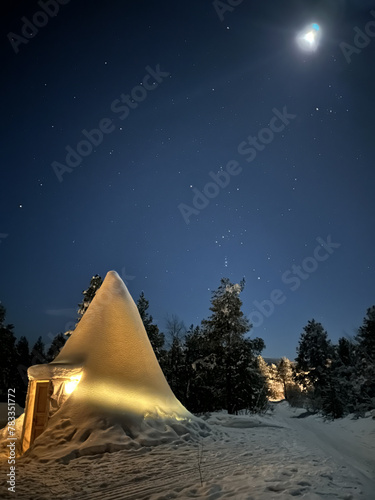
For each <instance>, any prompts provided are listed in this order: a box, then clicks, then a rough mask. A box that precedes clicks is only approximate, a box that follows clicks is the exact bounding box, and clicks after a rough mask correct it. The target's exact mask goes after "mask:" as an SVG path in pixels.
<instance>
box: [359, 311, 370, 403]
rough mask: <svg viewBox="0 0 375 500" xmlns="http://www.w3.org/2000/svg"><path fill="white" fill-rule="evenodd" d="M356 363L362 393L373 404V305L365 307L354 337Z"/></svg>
mask: <svg viewBox="0 0 375 500" xmlns="http://www.w3.org/2000/svg"><path fill="white" fill-rule="evenodd" d="M355 340H356V342H357V349H356V350H357V364H358V367H359V369H360V373H361V375H362V376H363V377H364V380H363V391H362V392H363V395H364V397H367V398H368V399H369V400H370V401H371V404H372V405H373V407H374V406H375V306H372V307H370V308H369V309H367V314H366V316H365V318H364V319H363V324H362V326H361V327H360V328H359V329H358V334H357V335H356V337H355Z"/></svg>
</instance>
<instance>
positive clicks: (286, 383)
mask: <svg viewBox="0 0 375 500" xmlns="http://www.w3.org/2000/svg"><path fill="white" fill-rule="evenodd" d="M277 374H278V378H279V380H280V382H281V383H282V385H283V391H284V398H285V399H286V400H287V401H288V387H290V386H291V385H293V384H294V380H293V368H292V363H291V362H290V360H289V359H288V358H285V357H283V358H281V359H280V361H279V363H278V365H277Z"/></svg>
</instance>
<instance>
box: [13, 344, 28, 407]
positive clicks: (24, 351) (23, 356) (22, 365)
mask: <svg viewBox="0 0 375 500" xmlns="http://www.w3.org/2000/svg"><path fill="white" fill-rule="evenodd" d="M16 353H17V361H16V370H17V371H16V401H17V403H18V404H19V405H20V406H22V407H24V406H25V399H26V393H27V386H28V383H29V379H28V377H27V369H28V368H29V366H30V365H31V356H30V350H29V342H28V340H27V338H26V337H23V336H22V337H20V339H19V340H18V342H17V344H16Z"/></svg>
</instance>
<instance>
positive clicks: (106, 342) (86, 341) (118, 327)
mask: <svg viewBox="0 0 375 500" xmlns="http://www.w3.org/2000/svg"><path fill="white" fill-rule="evenodd" d="M28 375H29V378H30V381H31V382H33V383H34V384H36V386H37V385H38V382H39V383H40V384H43V383H44V384H50V385H47V386H45V389H44V393H46V396H45V398H44V399H43V398H42V399H41V401H42V402H41V403H40V404H39V402H38V401H37V399H38V398H37V397H36V394H37V392H38V391H36V390H30V386H29V394H28V398H27V406H26V415H25V428H24V433H23V436H24V451H25V449H27V448H28V446H29V445H30V444H32V442H33V438H32V436H34V438H36V437H38V435H39V434H42V435H41V436H40V437H39V438H38V439H37V441H36V443H35V446H36V445H37V444H38V443H40V445H42V446H43V443H44V445H46V444H47V441H46V440H50V442H51V440H52V441H56V440H58V439H60V442H66V434H67V433H68V434H69V436H70V439H71V440H74V439H76V440H78V441H79V442H80V446H79V447H80V448H82V442H84V441H86V440H87V436H86V435H87V429H88V428H89V431H90V432H89V435H90V434H92V433H93V432H94V431H95V432H96V437H98V427H99V428H100V429H101V430H102V431H104V430H105V429H106V432H107V444H108V440H109V441H111V440H110V439H108V428H112V430H113V429H114V428H116V432H117V438H116V443H117V444H119V436H118V431H119V429H120V428H121V431H122V434H123V435H122V437H121V439H120V441H121V443H120V445H119V447H116V445H114V446H112V447H110V450H107V451H111V450H113V449H119V448H120V449H121V448H122V447H123V446H122V445H123V444H124V442H126V443H128V440H129V436H130V437H131V438H132V439H133V440H134V439H137V436H138V437H141V439H140V440H139V442H141V444H142V440H143V441H144V436H145V432H144V431H145V430H146V431H147V429H149V428H152V429H153V431H152V435H153V436H155V429H157V431H158V432H160V433H161V434H165V432H166V426H165V424H166V422H167V423H168V426H167V427H168V432H167V434H168V433H169V434H170V431H171V430H172V429H173V430H174V431H173V432H172V434H174V437H176V436H178V435H182V434H186V433H187V432H188V430H187V428H186V427H184V425H185V424H186V425H190V424H195V425H193V427H196V424H197V423H198V427H199V428H201V430H202V431H203V432H204V434H207V431H208V429H207V427H206V426H205V425H204V424H203V422H201V421H199V419H195V417H194V416H193V415H192V414H190V413H189V412H188V411H187V410H186V408H184V407H183V406H182V404H181V403H180V402H179V401H178V400H177V399H176V397H175V396H174V394H173V392H172V390H171V389H170V387H169V385H168V383H167V381H166V379H165V377H164V374H163V372H162V370H161V368H160V366H159V363H158V361H157V359H156V357H155V354H154V351H153V349H152V347H151V344H150V341H149V339H148V336H147V333H146V331H145V329H144V326H143V323H142V320H141V317H140V315H139V312H138V309H137V306H136V305H135V303H134V301H133V299H132V297H131V296H130V294H129V292H128V290H127V288H126V286H125V284H124V283H123V281H122V280H121V278H120V277H119V275H118V274H117V273H116V272H115V271H110V272H109V273H108V274H107V276H106V278H105V280H104V281H103V284H102V286H101V287H100V289H99V290H98V291H97V293H96V295H95V297H94V299H93V301H92V302H91V304H90V306H89V308H88V309H87V311H86V313H85V314H84V316H83V317H82V319H81V321H80V322H79V323H78V325H77V327H76V329H75V331H74V332H73V333H72V335H71V337H70V338H69V339H68V341H67V342H66V344H65V346H64V347H63V349H62V350H61V352H60V354H59V355H58V356H57V357H56V359H55V360H54V361H53V362H52V363H49V364H48V365H36V366H33V367H31V368H29V371H28ZM51 384H52V386H51ZM73 385H75V386H76V387H75V388H74V390H73V389H72V387H73ZM56 388H57V389H56ZM70 392H71V394H70V395H69V393H70ZM54 395H55V397H54ZM57 395H60V401H61V404H60V405H58V406H59V407H58V408H56V404H55V408H54V409H53V405H52V404H49V398H50V402H51V403H52V402H53V401H55V403H56V400H58V397H57ZM62 396H64V397H62ZM51 398H52V399H51ZM44 401H46V402H44ZM38 408H39V411H40V412H43V411H45V412H47V415H44V420H43V418H42V417H40V422H41V424H40V425H41V429H40V430H41V432H40V431H39V432H38V433H37V434H35V432H34V434H33V431H32V429H31V427H32V425H33V422H35V421H36V416H37V411H38ZM54 412H55V413H54ZM51 414H52V415H53V416H52V417H51ZM49 417H51V418H49ZM62 422H65V424H64V425H62ZM202 424H203V426H202ZM43 426H44V427H43ZM119 426H120V427H119ZM155 426H156V427H155ZM45 427H46V430H44V428H45ZM195 430H198V432H200V431H199V429H198V428H196V429H195ZM120 434H121V432H120ZM146 434H147V432H146ZM82 436H83V437H85V436H86V438H85V439H84V440H83V439H82ZM112 437H113V436H112ZM125 437H126V439H125ZM165 437H166V436H165V435H164V438H165ZM170 437H172V436H170ZM64 440H65V441H64ZM91 440H92V441H95V442H97V441H98V439H95V438H92V439H91ZM99 441H100V440H99ZM112 441H113V440H112ZM146 441H147V439H146ZM164 441H165V439H164ZM164 441H163V442H164ZM112 444H113V443H112ZM121 444H122V445H121ZM133 444H134V443H133ZM48 448H50V446H48ZM91 448H92V447H91ZM94 448H95V446H94ZM107 448H108V447H107Z"/></svg>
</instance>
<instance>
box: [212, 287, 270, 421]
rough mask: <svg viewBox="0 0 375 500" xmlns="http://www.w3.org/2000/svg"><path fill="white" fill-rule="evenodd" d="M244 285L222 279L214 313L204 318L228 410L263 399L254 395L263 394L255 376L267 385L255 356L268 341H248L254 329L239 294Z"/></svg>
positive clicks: (214, 298)
mask: <svg viewBox="0 0 375 500" xmlns="http://www.w3.org/2000/svg"><path fill="white" fill-rule="evenodd" d="M244 286H245V281H244V280H242V281H241V283H239V284H233V283H231V282H230V280H229V279H228V278H222V279H221V283H220V286H219V288H218V289H217V290H215V291H214V292H213V294H212V299H211V307H210V310H211V311H212V314H211V316H210V317H209V318H208V319H207V320H204V321H202V327H203V329H204V332H205V336H206V338H207V344H208V347H209V349H210V351H211V354H210V355H209V356H210V358H211V360H210V361H211V365H213V367H214V370H213V373H214V378H215V385H216V387H215V389H216V393H217V398H218V401H217V403H218V404H221V405H222V407H224V408H226V409H227V411H228V413H235V412H236V411H238V410H239V409H241V407H242V408H244V407H245V408H251V407H253V406H254V405H255V404H256V402H255V399H259V398H258V397H256V398H254V397H253V396H254V391H255V392H256V391H258V393H257V394H258V395H259V391H260V389H259V387H257V386H258V385H259V384H257V383H256V381H255V380H254V378H255V375H257V376H258V378H259V380H260V379H262V381H261V382H260V385H262V386H263V385H264V377H262V375H261V373H260V370H259V367H258V366H257V362H256V356H255V355H254V353H255V352H254V351H256V350H257V349H258V350H261V348H262V345H263V346H264V343H263V344H262V342H263V341H261V340H260V339H255V340H248V339H245V337H244V336H245V334H246V333H247V332H248V331H249V330H250V328H251V325H250V322H249V321H248V319H247V318H246V317H245V316H244V314H243V312H242V311H241V307H242V302H241V300H240V297H239V295H240V293H241V292H242V290H243V289H244ZM250 379H251V380H252V385H251V384H250V382H249V380H250Z"/></svg>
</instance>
